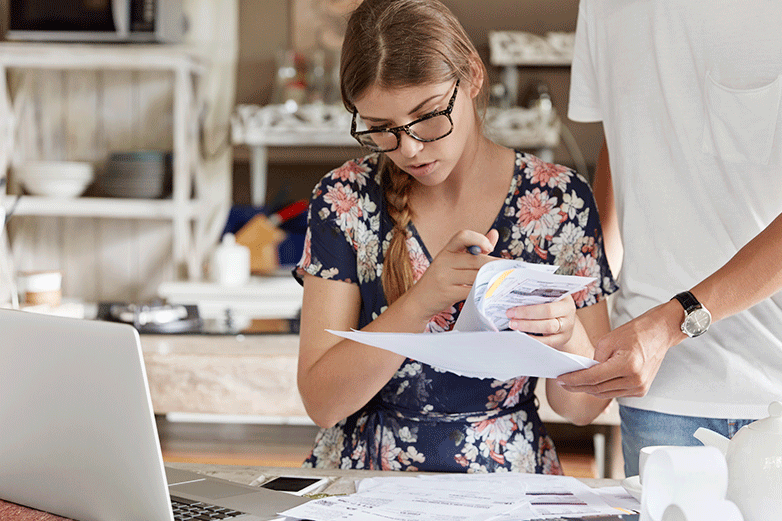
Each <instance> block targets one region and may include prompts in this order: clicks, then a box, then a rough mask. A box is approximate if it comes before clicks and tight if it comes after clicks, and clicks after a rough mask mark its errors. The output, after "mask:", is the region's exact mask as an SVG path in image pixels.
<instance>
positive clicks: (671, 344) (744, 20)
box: [559, 0, 782, 476]
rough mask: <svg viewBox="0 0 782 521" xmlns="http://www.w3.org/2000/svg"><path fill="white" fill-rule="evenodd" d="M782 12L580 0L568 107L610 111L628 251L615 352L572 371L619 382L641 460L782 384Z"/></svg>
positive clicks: (733, 421) (602, 114) (757, 1)
mask: <svg viewBox="0 0 782 521" xmlns="http://www.w3.org/2000/svg"><path fill="white" fill-rule="evenodd" d="M781 23H782V2H779V1H777V0H740V1H739V0H730V1H727V2H706V1H702V0H656V1H652V0H637V1H633V2H627V1H626V0H581V3H580V7H579V17H578V26H577V31H576V48H575V57H574V60H573V67H572V77H571V85H570V102H569V103H570V105H569V112H568V116H569V117H570V119H572V120H574V121H582V122H589V121H602V123H603V129H604V132H605V143H606V147H604V150H603V153H602V154H601V160H600V161H599V162H598V163H599V164H598V169H597V170H598V171H597V174H596V175H597V177H596V182H595V192H596V197H597V199H598V203H600V201H601V200H602V201H603V204H602V207H600V211H601V220H602V222H603V229H604V230H605V232H606V244H607V249H608V250H611V249H614V250H617V249H618V250H619V253H620V255H621V253H623V259H621V270H620V277H619V282H620V290H619V292H618V293H617V294H616V296H615V300H614V302H613V306H614V309H613V314H612V325H613V327H614V328H615V329H614V330H613V331H612V332H611V333H609V334H608V335H607V336H605V337H603V338H602V339H601V340H600V342H599V343H598V346H597V349H596V352H595V358H596V360H597V361H599V362H601V363H600V364H598V365H597V366H595V367H593V368H590V369H586V370H583V371H579V372H576V373H570V374H568V375H563V376H562V377H560V379H559V381H560V384H562V385H563V386H564V388H565V389H568V390H573V391H586V392H588V393H590V394H593V395H595V396H599V397H619V403H620V413H621V417H622V444H623V451H624V458H625V472H626V474H627V475H628V476H630V475H634V474H637V472H638V471H637V468H638V467H637V465H638V451H639V450H640V448H641V447H643V446H646V445H657V444H673V445H697V444H699V443H700V442H698V441H697V440H696V439H695V438H693V436H692V434H693V433H694V432H695V430H696V429H697V427H699V426H705V427H708V428H710V429H712V430H715V431H718V432H721V433H722V434H723V435H726V436H731V435H733V434H734V433H735V432H736V431H737V430H738V429H739V428H740V427H741V426H743V425H745V424H747V423H749V422H750V421H752V420H754V419H757V418H761V417H766V416H767V415H768V406H769V404H770V403H771V402H772V401H774V400H780V399H782V292H780V289H782V213H781V212H782V111H781V110H780V100H781V99H782V31H781V30H780V27H782V25H780V24H781ZM606 148H607V150H606ZM614 203H615V204H614ZM612 229H613V230H616V233H614V234H612V233H611V231H612ZM619 239H621V245H619V244H617V242H618V240H619ZM617 246H618V248H617ZM609 254H610V251H609ZM616 258H618V256H617V257H615V259H616ZM617 266H618V265H615V266H614V270H615V271H614V272H616V268H617ZM675 295H676V296H677V298H674V296H675ZM706 310H708V311H710V312H711V317H709V316H708V313H707V312H706Z"/></svg>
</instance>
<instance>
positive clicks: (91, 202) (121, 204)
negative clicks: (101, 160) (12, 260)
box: [0, 195, 198, 220]
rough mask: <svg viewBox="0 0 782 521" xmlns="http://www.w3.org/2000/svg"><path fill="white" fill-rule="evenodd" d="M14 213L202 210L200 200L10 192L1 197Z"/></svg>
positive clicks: (189, 213) (163, 216)
mask: <svg viewBox="0 0 782 521" xmlns="http://www.w3.org/2000/svg"><path fill="white" fill-rule="evenodd" d="M0 205H2V206H4V207H5V209H6V210H9V211H10V210H11V209H12V208H13V214H14V215H28V216H34V215H37V216H41V217H107V218H115V219H149V220H170V219H173V218H174V217H177V216H179V214H180V212H181V213H183V214H184V215H183V217H185V218H192V217H193V216H194V215H195V214H196V211H197V209H198V204H197V203H196V202H193V201H191V202H187V203H175V202H174V201H172V200H170V199H168V200H156V199H122V198H116V197H74V198H55V197H44V196H36V195H23V196H21V197H19V198H18V202H17V196H13V195H7V196H4V197H2V199H0Z"/></svg>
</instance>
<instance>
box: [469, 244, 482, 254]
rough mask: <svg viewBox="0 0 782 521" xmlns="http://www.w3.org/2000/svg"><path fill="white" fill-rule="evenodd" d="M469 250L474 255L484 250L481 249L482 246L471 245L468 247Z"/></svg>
mask: <svg viewBox="0 0 782 521" xmlns="http://www.w3.org/2000/svg"><path fill="white" fill-rule="evenodd" d="M467 251H468V252H470V253H471V254H472V255H480V254H481V252H482V251H483V250H481V247H480V246H469V247H468V248H467Z"/></svg>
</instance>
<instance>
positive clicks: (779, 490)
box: [694, 402, 782, 521]
mask: <svg viewBox="0 0 782 521" xmlns="http://www.w3.org/2000/svg"><path fill="white" fill-rule="evenodd" d="M768 412H769V417H768V418H763V419H760V420H757V421H755V422H753V423H751V424H749V425H745V426H744V427H742V428H741V429H739V431H738V432H737V433H736V435H735V436H733V438H732V439H730V440H729V439H727V438H725V437H724V436H722V435H721V434H717V433H716V432H714V431H711V430H709V429H704V428H703V427H701V428H699V429H698V430H696V431H695V434H694V436H695V437H696V438H697V439H699V440H700V441H701V442H703V444H704V445H711V446H713V447H717V448H718V449H720V450H721V451H722V453H723V454H725V459H726V460H727V463H728V492H727V499H729V500H731V501H733V502H734V503H735V504H736V506H738V507H739V510H740V511H741V513H742V515H743V516H744V520H745V521H770V520H772V519H780V517H782V403H780V402H772V403H771V405H769V406H768Z"/></svg>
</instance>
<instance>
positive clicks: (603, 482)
mask: <svg viewBox="0 0 782 521" xmlns="http://www.w3.org/2000/svg"><path fill="white" fill-rule="evenodd" d="M167 465H169V466H171V467H174V468H178V469H184V470H192V471H195V472H200V473H202V474H207V475H210V476H215V477H218V478H222V479H227V480H230V481H235V482H237V483H243V484H245V485H249V484H250V483H252V482H253V481H254V480H255V479H257V478H258V476H266V477H274V476H281V475H286V476H320V477H330V478H333V481H332V482H331V483H330V484H329V485H328V486H327V487H326V488H325V489H324V490H323V491H322V492H323V493H325V494H332V495H338V494H352V493H353V492H355V491H356V487H355V482H356V480H357V479H362V478H369V477H374V476H390V475H394V474H395V473H393V472H388V471H380V470H341V469H330V470H321V469H305V468H289V467H252V466H238V465H237V466H234V465H204V464H200V463H168V464H167ZM399 474H400V475H407V474H408V473H405V474H402V473H399ZM581 481H583V482H584V483H586V484H587V485H589V486H591V487H596V488H597V487H606V486H617V485H620V483H621V482H620V481H619V480H616V479H589V478H581ZM0 519H2V520H3V521H61V520H63V519H64V518H62V517H59V516H55V515H52V514H47V513H46V512H40V511H38V510H32V509H29V508H25V507H22V506H19V505H14V504H11V503H6V502H4V501H2V500H0Z"/></svg>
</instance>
